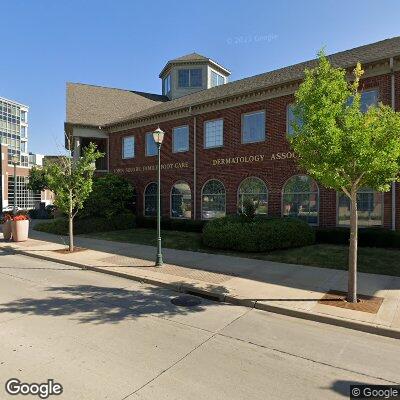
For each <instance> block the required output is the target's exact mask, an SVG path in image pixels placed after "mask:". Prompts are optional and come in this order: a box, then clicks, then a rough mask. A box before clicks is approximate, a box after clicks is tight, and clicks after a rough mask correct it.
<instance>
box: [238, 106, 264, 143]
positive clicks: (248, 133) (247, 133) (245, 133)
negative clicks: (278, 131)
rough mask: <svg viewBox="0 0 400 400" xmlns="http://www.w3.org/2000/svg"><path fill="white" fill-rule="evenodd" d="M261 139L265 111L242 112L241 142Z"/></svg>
mask: <svg viewBox="0 0 400 400" xmlns="http://www.w3.org/2000/svg"><path fill="white" fill-rule="evenodd" d="M263 140H265V111H257V112H254V113H249V114H244V115H243V116H242V143H254V142H262V141H263Z"/></svg>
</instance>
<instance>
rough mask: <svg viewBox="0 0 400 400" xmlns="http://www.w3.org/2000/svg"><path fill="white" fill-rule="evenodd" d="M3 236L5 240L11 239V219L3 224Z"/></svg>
mask: <svg viewBox="0 0 400 400" xmlns="http://www.w3.org/2000/svg"><path fill="white" fill-rule="evenodd" d="M3 236H4V240H10V239H11V221H6V222H4V224H3Z"/></svg>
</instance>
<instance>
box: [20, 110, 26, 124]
mask: <svg viewBox="0 0 400 400" xmlns="http://www.w3.org/2000/svg"><path fill="white" fill-rule="evenodd" d="M21 121H22V122H27V113H26V111H22V110H21Z"/></svg>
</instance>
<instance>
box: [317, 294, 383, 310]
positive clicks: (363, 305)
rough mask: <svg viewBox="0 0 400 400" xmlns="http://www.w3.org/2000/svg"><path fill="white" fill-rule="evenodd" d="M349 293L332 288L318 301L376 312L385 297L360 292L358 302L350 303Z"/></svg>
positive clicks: (327, 304) (349, 308) (328, 304)
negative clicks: (347, 297)
mask: <svg viewBox="0 0 400 400" xmlns="http://www.w3.org/2000/svg"><path fill="white" fill-rule="evenodd" d="M346 296H347V293H345V292H339V291H337V290H330V291H329V292H327V293H326V294H325V296H324V297H322V299H320V300H319V301H318V303H319V304H325V305H326V306H333V307H340V308H346V309H348V310H355V311H363V312H367V313H370V314H376V313H377V312H378V311H379V308H380V307H381V304H382V302H383V297H375V296H367V295H364V294H358V295H357V298H358V302H357V303H349V302H348V301H347V300H346Z"/></svg>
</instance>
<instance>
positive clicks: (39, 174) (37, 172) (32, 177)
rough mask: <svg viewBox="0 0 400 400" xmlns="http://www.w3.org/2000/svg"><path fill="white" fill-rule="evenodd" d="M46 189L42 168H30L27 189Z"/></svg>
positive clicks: (46, 183)
mask: <svg viewBox="0 0 400 400" xmlns="http://www.w3.org/2000/svg"><path fill="white" fill-rule="evenodd" d="M47 188H48V182H47V181H46V173H45V170H44V169H43V168H38V167H32V168H31V169H30V171H29V183H28V189H30V190H34V191H42V190H45V189H47Z"/></svg>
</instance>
